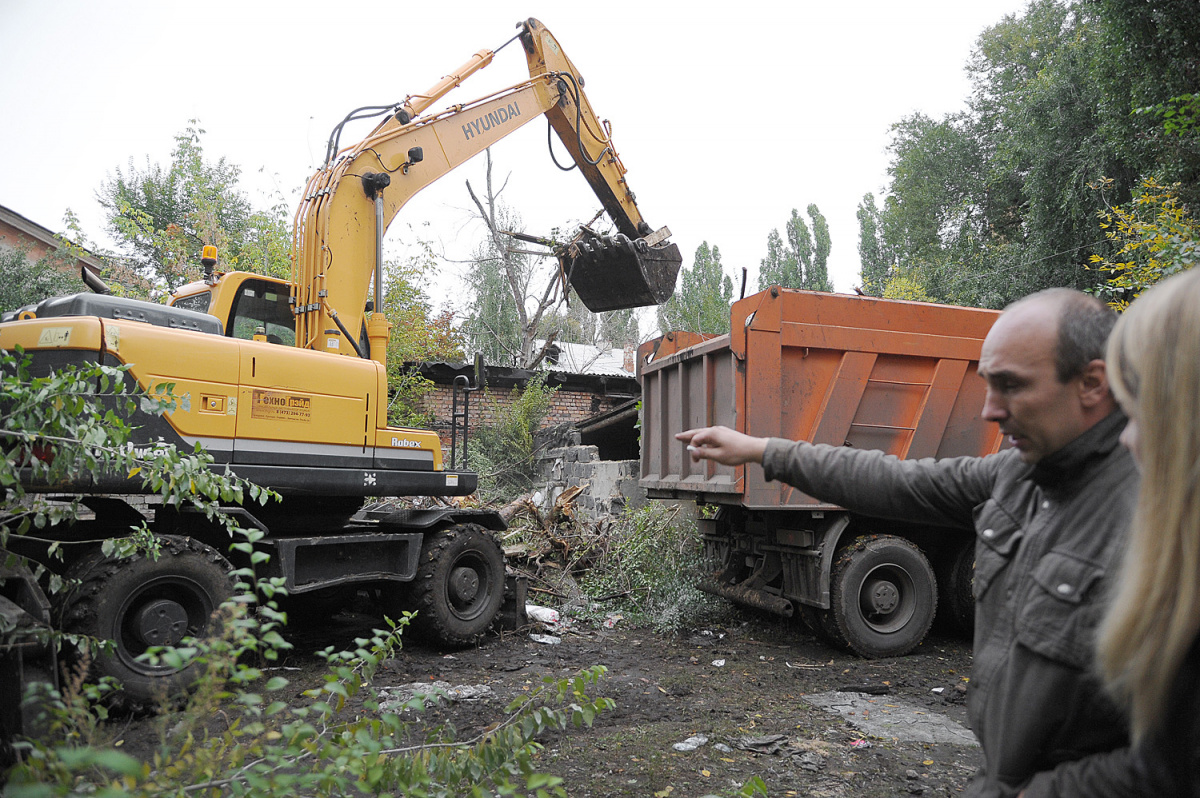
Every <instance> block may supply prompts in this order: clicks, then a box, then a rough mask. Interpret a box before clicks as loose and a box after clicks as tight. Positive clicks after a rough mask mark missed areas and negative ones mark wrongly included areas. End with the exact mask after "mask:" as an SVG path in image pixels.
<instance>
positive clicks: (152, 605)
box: [0, 19, 682, 705]
mask: <svg viewBox="0 0 1200 798" xmlns="http://www.w3.org/2000/svg"><path fill="white" fill-rule="evenodd" d="M518 27H519V33H518V34H517V36H515V37H514V38H513V39H511V40H510V41H509V42H508V43H506V45H507V44H511V43H512V42H514V41H519V42H520V44H521V46H522V47H523V48H524V50H525V54H526V57H527V60H528V63H529V74H530V77H529V79H528V80H525V81H523V82H521V83H518V84H516V85H514V86H511V87H509V88H507V89H504V90H501V91H498V92H495V93H493V94H490V95H488V96H486V97H482V98H479V99H476V100H473V101H471V102H466V103H462V104H457V105H452V106H450V107H448V108H446V109H445V110H441V111H436V112H430V111H429V109H430V108H431V107H432V105H433V104H434V103H435V102H437V101H438V100H439V99H441V98H442V97H443V96H444V95H446V94H447V93H448V92H449V91H451V90H452V89H454V88H455V87H457V86H458V85H459V84H461V83H462V82H463V81H464V80H466V79H467V78H469V77H470V76H471V75H472V74H474V73H475V72H477V71H479V70H480V69H483V68H484V67H486V66H488V65H489V64H490V63H491V62H492V60H493V58H494V57H495V55H496V52H493V51H490V50H481V51H479V52H478V53H476V54H475V55H474V56H473V57H472V58H471V59H470V60H469V61H468V62H467V63H466V64H464V65H463V66H462V67H460V68H459V69H458V70H457V71H456V72H455V73H454V74H451V75H449V76H447V77H445V78H444V79H442V80H441V81H440V82H439V83H437V84H436V85H434V86H433V87H432V88H431V89H429V90H428V91H427V92H425V93H423V94H415V95H411V96H409V97H408V98H407V99H406V100H405V101H404V102H403V103H401V104H399V105H396V106H388V107H378V108H367V109H357V110H356V111H353V112H351V113H350V114H349V115H348V116H347V117H346V119H345V120H344V121H343V122H342V123H341V124H339V125H338V126H337V127H336V128H335V130H334V132H333V135H332V136H331V138H330V143H329V147H328V150H327V154H326V159H325V163H324V164H323V165H322V167H321V168H320V169H319V170H318V171H317V173H316V174H315V175H313V177H312V178H311V179H310V180H309V182H308V185H307V187H306V188H305V191H304V195H303V199H302V201H301V203H300V206H299V208H298V210H297V212H296V218H295V228H294V234H293V252H292V260H293V274H292V279H291V280H290V281H285V280H279V279H275V278H271V277H265V276H263V275H258V274H251V273H247V272H222V271H220V270H219V269H217V260H216V252H215V251H214V250H211V248H208V247H206V248H205V251H204V253H203V258H202V263H203V264H204V277H203V279H202V280H200V281H198V282H195V283H192V284H189V285H186V286H184V287H182V288H180V289H179V290H177V291H176V292H175V293H174V295H173V296H172V297H171V299H170V304H169V305H168V306H164V305H158V304H154V303H148V302H141V301H136V300H130V299H125V298H121V297H114V296H111V295H108V294H106V293H102V291H103V290H104V288H103V286H102V285H93V286H92V288H93V293H83V294H77V295H73V296H68V297H59V298H54V299H48V300H46V301H43V302H41V303H39V304H37V305H36V306H31V307H26V308H22V309H20V310H18V311H15V312H10V313H8V314H5V316H4V317H3V318H2V319H0V348H3V349H5V350H10V351H11V350H13V349H14V348H15V347H17V346H20V347H22V348H23V349H24V350H25V352H26V353H28V354H29V355H31V356H32V358H33V362H34V368H35V370H37V371H42V372H45V371H49V370H50V369H53V368H55V367H61V366H65V365H69V364H73V363H83V362H99V363H103V364H107V365H114V366H117V365H123V366H128V367H129V370H130V373H131V374H132V375H133V376H134V377H136V379H137V381H138V382H139V384H140V385H141V386H142V387H143V388H146V389H150V388H151V387H152V386H155V385H159V384H162V383H173V384H174V386H175V388H174V393H175V395H176V396H179V397H187V399H188V401H187V402H185V403H182V404H181V406H180V407H179V408H177V409H176V410H174V411H172V412H169V413H166V414H163V415H162V416H154V417H150V418H144V419H139V423H143V428H142V431H141V433H140V434H141V435H142V436H143V437H144V439H145V440H147V441H154V440H157V439H162V440H164V441H167V442H169V443H173V444H176V445H179V446H183V447H187V448H188V449H191V448H192V447H194V446H195V445H196V444H200V445H201V446H203V448H204V449H205V450H207V451H208V452H209V453H210V454H211V455H212V456H213V457H214V458H215V460H216V464H217V467H218V468H220V469H225V468H226V467H228V468H229V469H231V470H232V471H233V472H234V473H236V474H237V475H238V476H239V477H243V478H246V479H249V480H251V481H253V482H255V483H257V484H259V485H263V486H266V487H270V488H272V489H274V490H276V491H277V492H279V493H280V494H281V495H282V496H283V500H282V502H280V503H278V504H270V505H268V506H267V507H265V508H260V507H254V508H248V507H231V508H228V509H229V511H230V512H233V513H235V514H237V515H238V516H239V518H240V520H241V523H242V525H243V526H250V527H257V528H258V529H260V530H261V531H262V532H263V533H264V536H263V539H262V540H261V541H260V543H259V544H258V546H259V548H261V549H263V550H265V551H267V552H268V553H269V554H270V560H269V563H268V565H267V567H266V568H267V570H266V573H265V574H262V575H266V576H279V577H282V578H283V579H284V580H285V584H286V586H287V588H288V590H289V592H290V593H291V594H292V596H293V597H297V598H305V597H308V598H309V599H310V601H309V602H308V606H319V605H320V604H321V603H322V600H323V599H328V597H329V596H330V595H331V593H332V592H333V591H337V590H339V589H341V590H344V589H345V588H347V587H350V588H354V589H360V588H364V587H365V588H370V589H374V590H377V592H378V593H379V594H380V595H383V596H385V597H387V598H388V600H389V601H390V602H391V603H392V605H393V606H395V607H396V608H404V609H414V610H417V611H418V619H417V623H418V625H419V627H420V629H421V630H423V631H425V632H426V633H428V634H430V635H431V636H433V637H434V638H436V639H440V640H441V641H443V642H445V643H447V644H463V643H467V642H469V641H472V640H474V639H476V638H477V637H478V636H479V635H481V634H482V633H484V632H485V631H486V630H487V629H488V628H489V627H490V626H491V625H492V624H493V622H494V619H495V618H496V616H497V613H498V611H499V608H500V605H501V602H502V599H503V597H504V592H505V581H506V580H505V568H504V562H503V556H502V553H501V551H500V548H499V546H498V544H497V543H496V541H495V539H494V536H493V534H492V533H493V532H495V531H498V530H502V529H503V528H504V523H503V521H502V520H501V519H500V518H499V517H498V516H497V515H496V514H495V513H493V512H491V511H486V510H470V509H460V508H456V507H441V508H437V509H430V510H407V511H389V512H375V511H370V510H367V511H364V510H362V509H360V508H361V507H362V506H363V503H364V500H365V499H368V498H369V497H379V496H458V495H466V494H470V493H472V492H473V491H474V490H475V487H476V475H475V474H474V473H472V472H470V471H468V470H466V469H465V468H464V469H458V470H455V469H454V468H453V467H452V466H453V464H452V463H449V462H447V459H446V458H445V457H444V455H443V452H442V447H441V444H440V442H439V439H438V436H437V435H436V434H434V433H433V432H431V431H427V430H417V429H403V428H396V427H391V426H389V425H388V422H387V406H388V392H387V390H388V389H387V372H386V362H385V350H386V346H387V340H388V334H389V326H390V325H389V323H388V322H387V320H386V318H385V316H384V314H383V313H382V312H379V311H380V310H381V309H382V304H383V267H382V259H383V258H382V241H383V236H384V232H385V231H386V229H387V227H388V225H389V224H390V222H391V221H392V219H393V218H394V217H395V216H396V214H397V213H398V212H399V211H400V209H401V208H402V207H403V206H404V204H405V203H406V202H407V201H408V200H409V199H410V198H411V197H412V196H413V195H415V194H416V193H417V192H418V191H420V190H421V189H422V188H424V187H425V186H428V185H429V184H430V183H432V182H433V181H434V180H437V179H438V178H440V177H442V176H444V175H445V174H446V173H447V172H449V171H450V170H451V169H453V168H454V167H456V166H458V165H459V164H462V163H464V162H465V161H467V160H468V159H470V158H471V157H472V156H474V155H476V154H478V153H480V152H482V151H483V150H484V149H485V148H486V147H488V146H490V145H492V144H493V143H495V142H496V141H498V140H500V139H501V138H504V137H505V136H507V135H509V134H510V133H513V132H514V131H516V130H517V129H518V128H520V127H522V126H524V125H525V124H527V123H528V122H530V121H532V120H534V119H535V118H537V117H540V116H543V115H544V116H546V117H547V119H548V120H549V124H550V125H551V126H552V127H553V128H554V130H555V131H556V132H557V134H558V136H559V138H560V139H561V140H562V143H563V145H564V146H565V147H566V149H567V151H568V152H569V153H570V154H571V157H572V158H573V159H574V162H575V164H576V165H577V166H578V167H579V169H580V171H581V172H582V173H583V175H584V177H585V178H586V179H587V181H588V183H589V184H590V185H591V187H592V188H593V190H594V191H595V193H596V194H597V196H598V197H599V198H600V200H601V203H602V204H603V206H604V208H605V210H606V211H607V213H608V215H609V216H610V217H611V220H612V222H613V224H614V225H615V228H616V231H617V232H615V233H613V234H611V235H599V234H596V233H594V232H592V231H591V230H590V229H588V228H586V227H585V228H581V230H580V232H579V233H578V234H577V235H576V236H575V238H574V240H572V241H571V242H569V243H567V244H564V245H562V246H560V247H559V248H558V250H557V251H556V254H557V256H558V260H559V265H560V269H561V272H562V279H563V280H564V281H565V282H566V283H567V284H569V285H570V286H571V287H572V288H574V290H575V292H576V293H577V294H578V296H579V297H580V299H581V300H582V301H583V303H584V304H585V305H587V306H588V307H589V308H590V309H592V310H595V311H600V310H612V309H617V308H625V307H636V306H643V305H651V304H656V303H660V302H662V301H664V300H666V299H667V298H668V297H669V296H670V295H671V293H672V292H673V291H674V286H675V280H676V276H677V273H678V270H679V266H680V263H681V260H682V259H681V257H680V254H679V250H678V247H676V246H675V245H674V244H671V243H667V242H666V241H665V238H666V237H667V236H669V231H667V230H666V229H665V228H663V229H662V230H660V231H654V230H653V229H652V228H651V227H650V226H649V225H648V224H647V223H646V222H645V220H644V219H643V218H642V216H641V213H640V212H639V210H638V207H637V205H636V204H635V202H634V195H633V192H632V190H631V189H630V188H629V185H628V183H627V182H626V178H625V167H624V165H623V164H622V163H621V159H620V157H619V156H618V154H617V151H616V149H615V148H614V146H613V143H612V140H611V136H610V135H609V133H608V130H607V127H606V124H605V123H602V122H601V121H600V119H599V118H598V117H597V116H596V114H595V113H594V111H593V110H592V108H591V105H590V104H589V103H588V100H587V97H586V96H585V95H584V92H583V79H582V77H580V75H579V72H578V70H576V69H575V67H574V65H573V64H572V63H571V61H570V59H568V58H567V56H566V55H565V54H564V52H563V50H562V48H561V47H560V46H559V44H558V42H557V41H556V40H555V38H554V37H553V36H552V35H551V33H550V32H549V31H548V30H546V28H545V27H544V26H543V25H542V24H541V23H540V22H538V21H537V20H534V19H529V20H527V21H525V22H523V23H521V24H520V25H519V26H518ZM372 114H379V115H382V116H383V117H384V119H383V121H382V122H380V123H379V124H378V125H377V127H376V128H375V129H374V130H373V131H372V132H371V133H370V135H368V136H367V137H366V138H364V139H363V140H362V141H360V142H358V143H357V144H354V145H353V146H349V147H346V148H341V147H340V136H341V132H342V129H343V127H344V125H345V124H346V123H347V122H349V121H351V120H354V119H358V118H363V117H366V116H370V115H372ZM372 287H373V289H374V298H373V300H372V298H371V289H372ZM27 487H28V489H29V490H31V491H42V492H63V493H66V492H70V493H74V494H83V495H84V503H85V504H86V505H87V506H88V507H89V508H91V510H92V511H93V512H94V515H95V520H89V521H83V522H77V523H75V524H73V525H71V526H63V527H61V528H55V529H53V530H50V531H49V534H48V535H43V536H42V537H48V538H54V539H56V540H57V541H60V542H61V543H75V544H76V545H66V546H61V550H62V551H64V552H67V557H66V561H65V563H61V562H58V561H56V560H54V559H53V558H50V557H48V556H46V555H47V552H46V551H44V550H40V549H39V548H38V546H35V545H32V544H30V543H29V542H28V541H26V542H25V543H24V544H22V543H21V541H19V540H17V539H16V538H14V539H13V540H12V541H10V547H11V548H15V549H20V551H19V553H21V554H23V555H26V556H29V557H31V558H33V559H36V560H39V561H42V562H44V563H45V564H46V565H47V566H48V567H49V568H51V569H54V570H57V571H63V570H65V572H66V575H67V576H69V577H70V578H71V579H73V580H75V581H74V584H75V588H74V589H73V590H72V591H71V592H70V593H69V594H68V595H67V596H66V597H65V598H62V599H59V601H58V605H59V606H58V607H57V608H56V611H55V614H56V617H57V620H58V623H59V624H60V625H61V626H62V627H63V628H65V629H66V630H67V631H71V632H79V633H85V634H90V635H94V636H96V637H100V638H107V639H111V640H113V641H114V642H115V644H116V645H115V646H114V650H113V651H112V653H110V654H106V655H104V656H102V657H100V658H99V659H98V660H97V662H96V663H95V664H94V666H93V667H94V669H95V670H96V671H97V672H98V673H99V674H100V675H108V676H115V677H116V678H117V679H118V680H119V681H120V682H121V683H122V685H123V693H122V694H121V695H122V696H123V698H124V700H125V702H126V703H127V704H131V705H140V704H146V703H151V702H153V701H154V700H156V698H157V697H158V696H159V695H160V694H161V693H162V692H163V691H164V690H166V691H171V690H177V689H180V688H182V686H183V685H185V684H186V683H187V682H188V680H189V679H190V677H191V673H190V672H189V671H187V670H183V671H179V670H176V669H173V668H171V667H169V666H167V665H162V664H153V663H150V662H148V661H147V660H145V659H144V658H142V657H140V655H141V654H142V653H143V652H144V651H145V650H146V649H147V648H148V647H150V646H152V645H164V644H173V643H177V642H178V641H179V640H181V639H183V638H184V637H185V636H197V635H203V634H204V633H205V631H206V629H207V625H208V624H209V623H210V620H209V619H210V616H211V614H212V610H213V609H214V608H215V607H216V606H217V605H218V604H219V603H220V602H221V601H222V600H224V599H225V598H226V597H227V596H228V595H229V593H230V590H231V588H230V580H229V576H228V574H229V572H230V570H231V568H232V567H233V566H234V565H239V566H240V565H243V564H244V563H242V562H240V561H239V559H238V558H239V557H241V555H239V554H237V553H232V554H229V553H227V552H228V549H229V541H228V539H227V537H226V535H225V533H224V532H223V530H221V529H220V528H219V527H216V526H214V525H213V524H211V523H210V522H209V521H208V520H207V519H205V518H204V517H203V516H202V515H197V514H189V513H184V512H179V511H177V510H175V509H173V508H170V507H163V508H160V509H158V510H157V511H156V513H155V517H154V521H153V523H152V526H151V528H152V530H153V531H154V532H155V533H156V534H157V535H158V536H159V537H160V538H161V540H162V541H163V546H162V555H161V556H160V557H159V558H158V559H157V560H154V559H150V558H148V557H127V558H124V559H115V558H113V557H106V556H104V555H102V554H101V553H100V550H99V546H98V544H95V543H84V542H82V541H96V540H99V539H103V538H106V537H119V536H123V535H125V534H127V533H128V530H129V527H130V526H131V524H136V523H138V522H140V520H141V518H140V515H139V514H138V513H137V512H136V511H135V510H134V509H133V508H131V507H130V506H129V505H128V504H127V503H126V502H125V501H123V500H121V499H120V498H119V495H120V494H128V493H136V492H139V491H140V490H141V486H140V484H138V482H137V480H130V479H128V478H127V477H126V475H124V474H79V475H78V477H77V478H76V479H75V480H74V481H72V482H71V483H70V484H57V485H37V484H30V485H28V486H27ZM56 548H58V546H56ZM261 573H262V569H261V568H260V574H261ZM509 588H510V591H511V589H512V585H511V584H510V585H509Z"/></svg>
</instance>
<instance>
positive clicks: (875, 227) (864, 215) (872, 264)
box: [857, 191, 888, 296]
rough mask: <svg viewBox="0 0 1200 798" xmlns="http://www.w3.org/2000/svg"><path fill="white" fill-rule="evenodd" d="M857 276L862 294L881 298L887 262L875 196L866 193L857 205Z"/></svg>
mask: <svg viewBox="0 0 1200 798" xmlns="http://www.w3.org/2000/svg"><path fill="white" fill-rule="evenodd" d="M857 216H858V261H859V267H858V269H859V270H858V274H859V278H858V279H859V282H860V283H861V285H862V291H863V293H865V294H867V295H868V296H883V287H884V286H885V285H886V284H887V281H888V261H887V255H886V254H885V250H884V244H883V236H882V234H881V231H880V229H879V209H878V208H877V207H876V206H875V195H874V194H872V193H871V192H869V191H868V192H867V193H866V194H864V195H863V198H862V202H860V203H859V204H858V212H857Z"/></svg>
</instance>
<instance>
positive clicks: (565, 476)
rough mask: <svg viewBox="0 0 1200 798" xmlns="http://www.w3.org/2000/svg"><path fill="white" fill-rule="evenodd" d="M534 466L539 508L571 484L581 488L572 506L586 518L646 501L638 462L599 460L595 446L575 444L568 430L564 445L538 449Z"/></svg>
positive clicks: (576, 436) (574, 435) (614, 512)
mask: <svg viewBox="0 0 1200 798" xmlns="http://www.w3.org/2000/svg"><path fill="white" fill-rule="evenodd" d="M536 465H537V473H538V479H539V492H540V493H541V494H542V502H541V503H542V507H543V509H544V508H548V507H550V506H552V505H553V504H554V500H555V499H557V498H558V496H559V495H560V494H561V493H562V492H563V491H564V490H566V489H567V488H568V487H571V486H574V485H578V486H579V487H581V488H582V489H583V490H582V492H581V493H580V494H579V496H578V497H577V498H576V499H575V508H576V511H577V512H578V514H579V516H581V517H583V518H586V519H592V520H594V519H596V518H599V517H601V516H604V515H608V514H612V515H620V514H621V513H622V512H624V511H625V510H626V509H636V508H638V507H643V506H645V504H646V501H647V500H646V491H645V490H644V489H643V488H642V487H641V486H640V485H638V477H639V476H640V474H641V464H640V463H639V462H638V461H637V460H601V459H600V455H599V452H598V450H597V448H596V447H595V446H581V445H580V444H579V433H577V432H575V433H570V435H569V436H568V440H567V441H566V445H564V446H557V447H555V448H551V449H543V450H540V451H539V452H538V454H537V456H536Z"/></svg>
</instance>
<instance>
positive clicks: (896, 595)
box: [830, 535, 937, 658]
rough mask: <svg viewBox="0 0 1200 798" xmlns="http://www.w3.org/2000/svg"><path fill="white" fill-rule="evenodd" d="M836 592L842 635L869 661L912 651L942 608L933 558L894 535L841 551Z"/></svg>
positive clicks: (833, 579) (834, 579)
mask: <svg viewBox="0 0 1200 798" xmlns="http://www.w3.org/2000/svg"><path fill="white" fill-rule="evenodd" d="M830 593H831V596H830V603H831V607H830V612H831V613H832V616H833V620H834V621H835V623H836V625H837V631H838V632H839V636H840V637H841V638H842V639H844V640H845V642H846V645H847V646H849V647H850V648H851V649H852V650H853V651H855V652H856V653H858V654H860V655H861V656H864V657H868V658H874V657H898V656H901V655H903V654H907V653H908V652H909V651H912V650H913V649H914V648H916V647H917V645H918V644H919V643H920V642H921V641H922V640H923V639H925V634H926V632H928V631H929V627H930V625H931V624H932V623H933V616H934V613H935V611H936V610H937V584H936V581H935V579H934V575H933V568H932V567H931V566H930V565H929V560H927V559H926V558H925V555H924V554H922V553H921V550H920V549H918V548H917V547H916V546H915V545H914V544H913V543H911V542H909V541H907V540H905V539H904V538H898V537H893V536H891V535H880V536H871V537H861V538H859V539H858V540H856V541H855V542H854V543H853V544H851V545H850V546H848V547H846V548H845V549H843V550H842V551H841V552H839V553H838V556H837V559H836V561H835V562H834V565H833V572H832V574H831V579H830Z"/></svg>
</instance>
